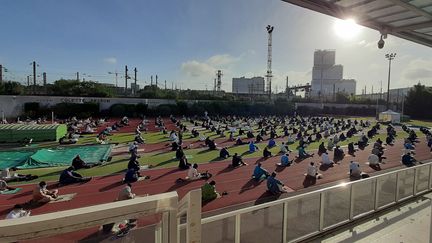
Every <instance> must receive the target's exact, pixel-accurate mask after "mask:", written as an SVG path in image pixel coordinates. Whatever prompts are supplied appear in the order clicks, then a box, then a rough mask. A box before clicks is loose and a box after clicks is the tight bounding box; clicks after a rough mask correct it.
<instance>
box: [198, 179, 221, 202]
mask: <svg viewBox="0 0 432 243" xmlns="http://www.w3.org/2000/svg"><path fill="white" fill-rule="evenodd" d="M219 197H221V196H220V194H219V193H218V192H217V191H216V182H215V181H210V182H206V183H205V184H204V185H203V186H202V187H201V200H202V201H203V202H209V201H212V200H214V199H216V198H219Z"/></svg>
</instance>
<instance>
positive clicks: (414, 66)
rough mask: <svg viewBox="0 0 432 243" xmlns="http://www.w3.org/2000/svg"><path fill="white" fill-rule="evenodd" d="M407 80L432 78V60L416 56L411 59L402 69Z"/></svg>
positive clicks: (427, 79)
mask: <svg viewBox="0 0 432 243" xmlns="http://www.w3.org/2000/svg"><path fill="white" fill-rule="evenodd" d="M402 77H403V78H404V79H405V80H407V81H422V79H426V80H424V81H429V80H431V79H432V60H430V59H429V60H427V59H422V58H417V59H414V60H411V61H410V62H409V63H408V64H407V65H406V67H405V68H404V69H403V71H402Z"/></svg>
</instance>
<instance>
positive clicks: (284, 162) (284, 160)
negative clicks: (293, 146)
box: [276, 153, 293, 166]
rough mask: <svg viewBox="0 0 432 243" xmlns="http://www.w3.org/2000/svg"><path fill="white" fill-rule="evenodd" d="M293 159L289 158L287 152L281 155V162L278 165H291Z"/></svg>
mask: <svg viewBox="0 0 432 243" xmlns="http://www.w3.org/2000/svg"><path fill="white" fill-rule="evenodd" d="M292 162H293V161H292V160H289V154H288V153H286V154H284V155H282V156H281V162H280V163H277V164H276V165H279V166H290V165H291V164H292Z"/></svg>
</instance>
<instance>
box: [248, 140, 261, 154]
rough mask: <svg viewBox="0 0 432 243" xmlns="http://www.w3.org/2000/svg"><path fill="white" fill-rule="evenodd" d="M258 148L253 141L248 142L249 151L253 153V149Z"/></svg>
mask: <svg viewBox="0 0 432 243" xmlns="http://www.w3.org/2000/svg"><path fill="white" fill-rule="evenodd" d="M257 150H259V149H258V146H256V145H255V143H254V142H253V141H250V142H249V153H253V152H255V151H257Z"/></svg>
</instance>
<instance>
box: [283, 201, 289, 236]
mask: <svg viewBox="0 0 432 243" xmlns="http://www.w3.org/2000/svg"><path fill="white" fill-rule="evenodd" d="M282 220H283V222H282V242H283V243H286V242H287V231H288V202H284V204H283V218H282Z"/></svg>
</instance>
